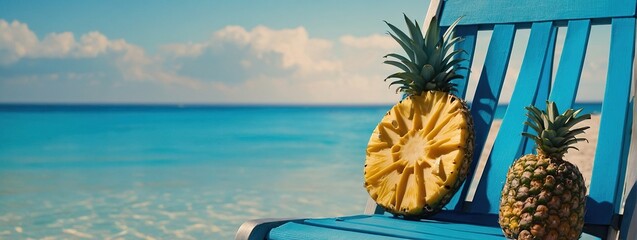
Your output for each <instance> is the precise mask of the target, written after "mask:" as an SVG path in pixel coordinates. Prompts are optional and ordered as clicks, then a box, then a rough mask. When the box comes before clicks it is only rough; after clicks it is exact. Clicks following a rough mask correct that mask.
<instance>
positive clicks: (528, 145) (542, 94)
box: [522, 26, 557, 154]
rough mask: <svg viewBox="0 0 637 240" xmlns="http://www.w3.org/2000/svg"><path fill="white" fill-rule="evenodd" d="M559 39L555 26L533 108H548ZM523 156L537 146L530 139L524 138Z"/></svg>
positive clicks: (525, 129)
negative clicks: (556, 44) (547, 103)
mask: <svg viewBox="0 0 637 240" xmlns="http://www.w3.org/2000/svg"><path fill="white" fill-rule="evenodd" d="M556 39H557V27H556V26H553V28H552V29H551V36H550V39H549V46H548V48H547V50H546V57H545V60H544V67H542V75H540V84H539V86H538V90H537V93H536V94H535V101H534V102H533V106H536V107H539V108H545V107H546V99H548V98H549V92H550V91H551V80H552V74H553V58H554V56H555V42H556ZM527 129H528V127H527V126H524V132H527ZM522 146H524V148H523V149H524V150H522V154H529V153H532V152H533V151H534V150H535V148H536V146H535V142H533V141H531V140H530V139H528V138H522Z"/></svg>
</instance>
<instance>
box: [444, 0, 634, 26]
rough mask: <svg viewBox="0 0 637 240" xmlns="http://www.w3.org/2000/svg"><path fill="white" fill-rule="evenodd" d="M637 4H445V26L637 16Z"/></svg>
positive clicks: (539, 0) (566, 0)
mask: <svg viewBox="0 0 637 240" xmlns="http://www.w3.org/2000/svg"><path fill="white" fill-rule="evenodd" d="M636 7H637V2H636V0H613V1H599V0H560V1H555V0H536V1H515V2H511V1H510V0H475V1H471V2H470V3H469V2H467V1H466V0H447V1H444V5H443V11H442V12H441V25H442V26H449V25H450V24H451V23H453V21H454V20H455V19H457V18H458V17H460V16H465V18H463V21H462V23H460V24H461V25H474V24H500V23H521V22H540V21H559V20H575V19H595V18H611V17H631V16H635V9H636Z"/></svg>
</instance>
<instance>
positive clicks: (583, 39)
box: [549, 20, 591, 111]
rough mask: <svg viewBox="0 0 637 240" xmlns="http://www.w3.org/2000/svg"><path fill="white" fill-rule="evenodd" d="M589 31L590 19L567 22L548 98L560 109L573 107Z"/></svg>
mask: <svg viewBox="0 0 637 240" xmlns="http://www.w3.org/2000/svg"><path fill="white" fill-rule="evenodd" d="M590 31H591V21H590V20H576V21H570V22H569V23H568V32H567V33H566V39H565V40H564V48H563V49H562V56H561V57H560V65H559V66H558V68H557V73H556V74H555V83H554V86H553V90H552V91H551V95H550V96H549V99H550V100H551V101H553V102H555V104H557V108H558V109H559V110H560V111H564V110H565V109H569V108H572V107H573V102H575V96H576V94H577V87H578V86H579V81H580V77H581V75H582V66H583V65H584V56H586V47H587V45H588V38H589V35H590Z"/></svg>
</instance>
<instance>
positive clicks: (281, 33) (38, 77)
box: [0, 19, 397, 103]
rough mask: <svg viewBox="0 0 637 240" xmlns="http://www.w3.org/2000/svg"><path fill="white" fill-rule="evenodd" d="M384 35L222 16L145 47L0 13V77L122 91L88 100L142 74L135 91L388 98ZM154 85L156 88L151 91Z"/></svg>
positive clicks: (173, 95) (189, 97) (215, 96)
mask: <svg viewBox="0 0 637 240" xmlns="http://www.w3.org/2000/svg"><path fill="white" fill-rule="evenodd" d="M390 42H391V39H388V37H387V36H382V35H372V36H363V37H354V36H343V37H342V38H341V39H340V40H339V41H332V40H328V39H321V38H314V37H311V36H310V34H309V33H308V31H307V30H306V29H305V28H303V27H297V28H291V29H271V28H268V27H265V26H257V27H255V28H253V29H245V28H243V27H240V26H227V27H225V28H222V29H220V30H218V31H216V32H214V33H212V34H211V37H210V38H208V39H207V40H205V41H201V42H196V43H192V42H191V43H174V44H167V45H164V46H161V47H160V48H159V50H158V51H157V52H156V53H154V54H148V53H146V51H145V50H144V49H143V48H141V47H139V46H137V45H134V44H131V43H128V42H127V41H126V40H124V39H110V38H108V37H107V36H105V35H104V34H102V33H100V32H90V33H86V34H83V35H81V36H80V37H79V38H76V37H75V35H74V34H73V33H71V32H63V33H48V34H46V35H45V37H43V38H41V39H39V38H38V37H37V35H36V34H35V33H34V32H33V31H32V30H31V29H29V27H28V25H27V24H26V23H21V22H19V21H13V22H11V23H9V22H7V21H5V20H1V19H0V68H2V69H4V70H6V71H3V73H0V84H4V85H7V84H8V83H16V82H20V83H21V84H18V85H16V84H13V85H11V86H9V87H13V88H19V89H20V91H29V89H28V88H29V86H30V85H38V84H39V85H46V84H47V83H51V82H53V81H65V82H66V83H67V84H69V85H73V84H75V85H76V86H77V88H76V89H73V88H72V87H71V88H70V89H73V90H68V91H67V92H64V90H62V92H59V93H55V92H51V93H48V95H49V98H51V99H53V100H55V98H56V95H64V96H66V97H68V96H69V95H73V94H77V92H80V91H81V90H82V89H81V88H82V87H83V86H84V87H86V85H82V84H86V82H92V85H100V84H101V87H102V89H103V90H104V89H105V91H106V90H108V89H111V90H112V91H120V92H121V93H118V94H108V96H106V95H105V96H103V97H102V98H103V99H101V100H100V97H97V99H95V100H94V101H111V100H114V99H109V98H113V97H122V93H124V92H135V91H126V89H127V87H129V86H135V87H134V88H136V89H138V88H139V84H137V83H134V82H145V83H144V84H146V85H147V86H148V92H145V93H140V95H138V96H135V97H134V98H131V99H140V97H141V96H148V99H149V101H153V100H157V99H161V98H163V99H162V101H166V102H170V101H186V102H188V101H192V102H276V103H290V102H298V103H370V102H376V103H378V102H391V101H394V100H395V99H397V96H396V95H395V94H393V93H392V92H391V91H390V90H388V89H387V87H386V84H385V83H384V82H383V81H382V79H384V76H386V75H387V73H389V68H386V67H384V66H382V63H381V62H382V58H381V57H382V56H383V55H384V54H386V53H387V51H388V49H391V48H392V46H391V44H390ZM52 66H57V67H52ZM52 76H54V77H52ZM27 80H28V81H27ZM82 80H85V81H86V82H81V81H82ZM157 88H162V90H161V91H156V92H155V93H153V92H152V91H153V89H157ZM4 89H7V88H6V87H5V88H4ZM6 91H8V90H6ZM27 95H28V94H27ZM80 98H81V97H80ZM80 98H78V99H80ZM141 98H143V97H141ZM0 100H5V101H6V100H7V99H0Z"/></svg>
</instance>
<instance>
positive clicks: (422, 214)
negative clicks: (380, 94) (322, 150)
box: [364, 91, 475, 219]
mask: <svg viewBox="0 0 637 240" xmlns="http://www.w3.org/2000/svg"><path fill="white" fill-rule="evenodd" d="M427 97H433V98H437V100H435V101H434V102H435V104H431V105H430V106H429V105H428V106H429V107H426V108H429V109H430V111H432V112H435V111H434V110H435V107H433V106H436V105H437V104H440V102H441V101H447V102H456V103H457V104H460V105H461V107H459V108H456V109H455V111H458V112H456V113H455V114H457V115H458V116H460V117H461V118H462V121H463V122H464V124H465V125H464V126H463V127H461V128H458V129H457V131H462V133H461V134H460V133H458V134H455V135H454V136H457V137H459V138H461V140H460V141H461V144H459V145H458V146H454V148H457V150H458V152H457V156H455V157H456V158H454V159H458V160H457V161H456V160H454V161H453V163H454V164H455V165H454V167H453V170H451V171H447V173H446V175H447V181H445V183H444V184H440V183H439V184H440V185H439V186H437V189H435V193H431V190H430V191H429V192H427V193H426V194H431V195H427V196H428V197H427V199H428V201H426V200H425V197H424V196H423V197H421V198H420V199H418V200H416V201H418V204H417V206H410V207H403V206H399V205H400V204H396V200H395V199H396V198H403V197H404V198H407V197H406V196H404V195H401V194H399V193H396V192H398V190H396V188H398V187H397V185H400V183H397V184H396V185H392V184H381V185H382V186H379V184H378V183H375V182H374V181H371V180H370V178H372V175H373V173H374V172H379V171H383V170H382V169H381V170H379V169H378V167H377V166H375V164H374V163H373V161H372V159H373V157H370V156H371V155H374V154H375V153H374V152H377V151H379V150H378V149H376V148H377V147H372V145H374V144H379V136H380V135H381V134H380V132H381V131H380V130H379V128H381V126H387V123H388V122H391V121H389V119H392V116H390V115H392V114H394V115H396V114H401V115H403V116H410V115H411V116H413V114H410V113H409V112H410V111H413V109H411V108H413V106H410V104H411V102H412V101H414V102H421V101H422V100H423V99H424V98H427ZM432 109H434V110H432ZM399 112H400V113H399ZM427 114H431V113H429V112H428V113H424V115H427ZM438 114H440V116H439V117H438V119H437V120H434V121H440V119H443V118H444V117H445V116H446V113H443V112H439V113H438ZM423 121H424V120H423ZM431 123H432V122H426V121H424V122H423V123H422V125H425V126H422V127H418V126H411V127H410V128H409V129H410V130H409V132H410V133H411V132H414V131H424V132H427V130H426V129H421V128H427V127H426V125H428V124H431ZM383 124H385V125H383ZM432 125H433V126H439V125H443V126H444V125H445V124H444V123H440V122H438V124H432ZM408 134H409V133H405V135H408ZM474 134H475V133H474V128H473V120H472V117H471V113H470V112H469V109H468V106H467V104H466V103H465V102H464V101H462V100H460V99H459V98H458V97H456V96H454V95H453V94H449V93H444V92H436V91H429V92H425V93H423V94H422V95H421V96H410V97H409V98H407V99H405V100H403V101H402V102H401V103H398V104H396V105H395V106H394V107H393V108H392V109H391V110H390V111H389V112H388V113H387V115H386V116H385V118H383V120H382V121H381V122H380V123H379V125H378V126H377V127H376V129H375V130H374V132H373V134H372V136H371V137H370V142H369V145H368V148H367V159H366V164H365V173H364V175H365V188H366V189H367V191H368V192H369V193H370V197H371V198H372V199H374V200H375V201H376V203H378V204H379V206H381V207H382V208H384V209H385V211H387V212H389V213H392V214H393V215H394V216H398V217H403V218H405V219H423V218H427V217H429V216H432V215H434V214H436V213H437V212H439V211H440V210H442V208H443V207H444V206H445V205H446V204H447V203H448V202H449V201H450V200H451V198H452V197H453V195H454V193H455V192H456V191H457V190H458V189H459V188H460V186H461V185H462V183H463V182H464V181H465V179H466V177H467V173H468V169H469V166H470V164H471V160H472V157H473V148H474ZM403 138H404V136H403ZM395 147H396V146H395V145H394V146H393V147H392V146H387V147H386V149H394V148H395ZM429 152H431V151H425V153H424V154H425V155H426V154H429ZM434 155H435V153H434ZM387 161H390V160H387ZM393 161H394V163H395V161H396V159H394V160H393ZM376 165H377V164H376ZM375 168H376V169H375ZM382 168H384V169H387V168H388V166H387V165H385V166H382ZM407 169H409V170H407ZM412 169H418V168H414V167H413V166H404V167H399V168H397V169H396V170H395V171H391V172H389V173H387V175H391V174H396V175H397V176H404V175H405V174H409V173H406V172H407V171H411V174H412V175H411V176H408V177H409V178H414V175H416V174H414V171H416V170H412ZM422 171H424V172H425V178H427V175H426V173H427V171H429V172H431V170H427V169H425V170H421V172H422ZM383 177H384V178H390V176H383ZM432 178H434V179H432ZM425 180H426V181H432V182H433V181H437V180H438V179H435V177H433V176H430V177H429V179H425ZM414 187H415V186H414ZM378 188H387V189H391V190H389V191H388V192H391V193H392V194H394V196H385V197H391V198H392V201H390V202H384V201H382V200H381V199H382V198H383V196H379V195H378V194H376V193H377V190H376V189H378ZM407 191H410V190H405V192H407ZM412 191H425V190H424V189H422V188H421V189H416V190H413V189H412ZM423 195H424V194H423ZM429 196H434V197H429Z"/></svg>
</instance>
